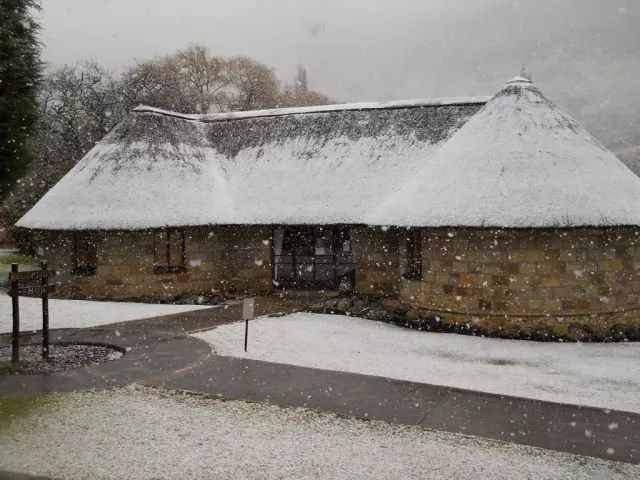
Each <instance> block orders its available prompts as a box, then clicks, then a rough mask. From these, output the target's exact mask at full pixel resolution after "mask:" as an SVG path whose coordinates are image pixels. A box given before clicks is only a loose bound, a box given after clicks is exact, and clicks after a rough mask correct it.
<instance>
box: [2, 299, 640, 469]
mask: <svg viewBox="0 0 640 480" xmlns="http://www.w3.org/2000/svg"><path fill="white" fill-rule="evenodd" d="M300 306H301V305H300V303H299V302H295V301H282V300H279V299H276V298H266V299H259V300H258V303H257V311H258V314H265V313H271V312H278V311H282V312H290V311H293V310H296V309H297V308H299V307H300ZM239 317H240V307H239V306H237V305H235V306H230V307H228V308H218V309H207V310H199V311H195V312H186V313H182V314H177V315H170V316H165V317H157V318H152V319H145V320H139V321H133V322H126V323H121V324H114V325H108V326H103V327H99V328H92V329H86V330H75V331H68V330H67V331H61V332H58V336H60V337H62V338H63V339H64V340H71V341H74V340H75V341H101V342H104V343H112V344H115V345H118V346H120V347H122V348H130V351H129V352H128V354H127V355H125V356H124V357H123V358H122V359H120V360H118V361H114V362H109V363H107V364H104V365H102V366H99V367H91V368H86V369H79V370H75V371H72V372H67V373H61V374H53V375H50V376H44V375H35V376H13V377H12V376H4V377H0V391H1V392H3V395H16V396H19V395H26V394H32V393H39V392H50V391H69V390H74V389H80V388H94V387H95V388H101V387H110V386H116V385H124V384H128V383H131V382H140V383H144V384H146V385H149V386H156V387H165V388H174V389H184V390H190V391H194V392H198V393H204V394H208V395H212V396H216V397H219V398H224V399H238V400H248V401H266V402H271V403H273V404H276V405H280V406H282V407H307V408H315V409H319V410H324V411H329V412H334V413H337V414H340V415H348V416H354V417H359V418H369V419H378V420H384V421H388V422H392V423H400V424H407V425H420V426H424V427H428V428H433V429H438V430H446V431H449V432H455V433H465V434H470V435H477V436H482V437H487V438H492V439H498V440H504V441H509V442H514V443H520V444H525V445H532V446H537V447H543V448H548V449H553V450H560V451H565V452H570V453H575V454H580V455H588V456H594V457H600V458H605V459H610V460H619V461H625V462H631V463H636V464H640V415H638V414H635V413H626V412H618V411H604V410H602V409H595V408H588V407H578V406H574V405H563V404H558V403H551V402H543V401H537V400H529V399H522V398H515V397H507V396H502V395H494V394H488V393H481V392H474V391H469V390H461V389H455V388H449V387H442V386H436V385H427V384H419V383H412V382H406V381H400V380H392V379H386V378H382V377H373V376H367V375H359V374H353V373H344V372H333V371H326V370H317V369H311V368H304V367H296V366H291V365H281V364H275V363H269V362H261V361H255V360H246V359H238V358H231V357H222V356H216V355H213V354H211V350H210V348H209V346H208V345H206V344H205V343H204V342H201V341H200V340H197V339H195V338H192V337H189V336H187V335H185V334H186V333H188V332H192V331H197V330H202V329H208V328H212V327H215V326H217V325H221V324H224V323H228V322H232V321H237V320H238V319H239ZM54 338H55V336H54ZM2 340H3V339H2V338H0V341H2ZM4 340H5V341H6V340H7V338H5V339H4Z"/></svg>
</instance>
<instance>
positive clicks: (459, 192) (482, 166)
mask: <svg viewBox="0 0 640 480" xmlns="http://www.w3.org/2000/svg"><path fill="white" fill-rule="evenodd" d="M366 223H370V224H378V225H385V224H386V225H397V226H497V227H571V226H607V225H640V178H638V177H637V176H636V175H635V174H633V173H632V172H631V171H630V170H629V169H628V168H627V167H626V166H625V165H624V164H623V163H622V162H621V161H620V160H618V158H617V157H616V156H615V155H614V154H613V153H611V152H610V151H608V150H607V149H606V148H605V147H603V146H602V145H601V144H600V143H599V142H598V141H597V140H595V139H594V138H593V137H592V136H591V135H590V134H589V133H588V132H587V131H586V130H584V128H582V127H581V126H580V125H579V124H578V123H577V122H576V121H575V120H573V119H572V118H571V117H569V116H568V115H566V114H565V113H563V112H562V111H560V110H559V109H558V108H557V107H556V106H555V105H554V104H553V103H552V102H551V101H549V100H548V99H547V98H546V97H545V96H544V95H543V94H542V93H541V92H540V90H539V89H538V88H537V87H536V86H535V85H534V84H533V83H532V82H531V81H530V80H529V79H527V78H523V77H516V78H514V79H513V80H511V81H509V82H507V84H506V85H505V86H504V88H503V89H502V90H500V92H499V93H498V94H496V95H495V96H494V97H493V98H492V99H491V100H490V101H489V102H488V103H487V104H486V105H485V106H484V107H483V108H482V109H481V110H480V111H479V112H478V113H477V114H475V115H474V116H473V117H472V118H471V119H470V120H469V121H468V122H467V123H465V125H464V126H463V127H462V128H460V129H459V130H458V131H457V132H456V133H455V134H454V135H453V136H452V137H451V138H450V139H449V140H448V141H447V142H446V143H445V144H444V145H443V146H442V148H440V149H439V150H438V152H437V153H436V154H435V155H432V156H430V157H429V159H428V160H427V161H426V162H424V164H423V165H422V167H421V169H420V172H419V173H418V174H416V175H414V176H413V177H412V178H411V179H410V180H409V181H408V182H406V184H405V185H404V186H403V187H402V188H401V189H400V191H398V192H396V193H395V194H393V195H391V196H390V197H388V198H386V199H385V200H384V201H382V205H381V206H380V207H379V208H376V209H373V211H372V214H370V215H369V216H368V217H367V219H366Z"/></svg>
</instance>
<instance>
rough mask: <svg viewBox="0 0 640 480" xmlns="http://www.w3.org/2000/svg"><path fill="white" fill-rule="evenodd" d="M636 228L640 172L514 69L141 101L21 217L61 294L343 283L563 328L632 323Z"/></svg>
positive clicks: (420, 303)
mask: <svg viewBox="0 0 640 480" xmlns="http://www.w3.org/2000/svg"><path fill="white" fill-rule="evenodd" d="M639 225H640V178H638V177H636V176H635V175H634V174H633V173H632V172H631V171H630V170H628V169H627V168H626V167H625V166H624V165H623V164H622V163H621V162H620V161H619V160H618V159H617V158H616V157H615V156H614V155H613V154H612V153H611V152H609V151H607V150H606V149H605V148H604V147H603V146H602V145H600V144H599V143H598V142H597V140H595V139H594V138H593V137H591V136H590V135H589V134H588V133H587V132H586V131H585V130H584V129H583V128H582V127H581V126H580V125H578V123H577V122H576V121H575V120H573V119H572V118H570V117H569V116H567V115H566V114H564V113H563V112H561V111H560V110H559V109H558V108H557V107H556V106H555V105H554V104H553V103H552V102H550V101H549V100H548V99H547V98H546V97H545V96H544V95H543V94H542V93H541V92H540V90H539V89H538V88H537V87H536V86H535V85H534V84H533V83H532V82H531V81H530V80H528V79H526V78H522V77H517V78H515V79H513V80H511V81H509V82H508V83H507V84H506V85H505V86H504V87H503V88H502V89H501V90H500V91H499V92H498V93H497V94H496V95H495V96H494V97H492V98H451V99H439V100H426V101H407V102H392V103H386V104H385V103H383V104H366V103H365V104H347V105H333V106H318V107H310V108H289V109H276V110H262V111H255V112H237V113H228V114H208V115H185V114H179V113H174V112H167V111H162V110H157V109H154V108H150V107H138V108H136V109H135V110H134V111H133V112H132V113H131V114H130V116H129V117H128V118H127V119H126V120H125V121H123V122H122V123H120V124H119V125H118V126H116V127H115V128H114V129H113V131H112V132H110V133H109V134H108V135H107V136H106V137H105V138H104V139H103V140H102V141H101V142H100V143H98V144H97V145H96V146H95V147H94V148H93V149H92V150H91V151H90V152H89V153H88V154H87V155H86V156H85V158H83V159H82V160H81V161H80V162H79V163H78V164H77V165H76V166H75V167H74V168H73V169H72V170H71V171H70V172H69V173H68V174H67V175H66V176H65V177H64V178H63V179H62V180H61V181H60V182H59V183H58V184H57V185H56V186H54V187H53V188H52V189H51V191H49V192H48V193H47V194H46V195H45V196H44V197H43V198H42V200H41V201H40V202H39V203H38V204H37V205H36V206H35V207H34V208H33V209H32V210H31V211H30V212H28V213H27V214H26V215H25V216H24V217H23V218H22V219H21V220H20V221H19V222H18V224H17V226H18V227H21V228H24V229H28V231H29V233H30V234H31V235H33V237H34V239H35V243H36V245H38V246H39V253H40V254H41V255H42V256H43V257H45V258H47V259H48V260H49V262H50V263H51V264H52V265H53V266H54V268H56V269H57V270H59V271H60V272H61V276H60V277H59V278H60V281H61V284H62V285H61V290H60V292H61V294H63V295H65V296H70V297H97V298H112V299H126V298H153V299H171V298H175V297H177V296H182V295H194V294H205V295H206V294H210V293H223V294H241V295H245V294H255V293H269V292H273V291H276V290H280V289H306V290H310V289H313V290H337V289H338V288H339V287H342V288H350V289H352V290H354V291H355V292H356V293H358V294H361V295H369V296H384V297H388V298H390V299H393V301H394V302H395V304H396V305H398V306H399V308H402V309H404V310H405V311H406V310H409V311H410V313H412V314H413V315H415V316H424V317H427V316H429V317H432V318H433V317H437V318H438V321H443V322H449V323H459V324H464V325H469V324H473V325H474V326H477V327H478V328H479V329H482V330H485V331H488V332H490V333H493V332H503V333H504V332H506V333H507V334H508V333H509V332H510V331H514V332H518V331H527V330H531V329H537V328H548V327H549V326H551V327H552V329H553V330H554V331H556V332H559V334H560V335H568V336H571V335H573V334H572V333H571V330H572V329H573V330H576V331H577V330H579V331H584V330H586V331H597V332H604V331H609V330H611V329H624V328H627V327H629V328H635V327H636V326H637V325H640V319H639V318H638V317H637V314H636V311H637V310H638V309H639V308H640V300H639V298H640V297H639V295H640V276H639V275H638V274H639V269H640V243H639V241H640V237H639V232H640V230H639V229H638V226H639ZM574 336H575V335H574Z"/></svg>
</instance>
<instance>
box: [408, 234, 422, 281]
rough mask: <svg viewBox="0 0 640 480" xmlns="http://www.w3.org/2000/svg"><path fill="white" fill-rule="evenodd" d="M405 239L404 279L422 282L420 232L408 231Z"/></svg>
mask: <svg viewBox="0 0 640 480" xmlns="http://www.w3.org/2000/svg"><path fill="white" fill-rule="evenodd" d="M405 238H406V241H405V270H404V278H406V279H409V280H422V231H421V230H408V231H407V232H406V237H405Z"/></svg>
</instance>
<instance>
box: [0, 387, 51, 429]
mask: <svg viewBox="0 0 640 480" xmlns="http://www.w3.org/2000/svg"><path fill="white" fill-rule="evenodd" d="M54 401H55V399H54V397H53V396H52V395H35V396H28V397H17V398H0V431H2V430H5V429H7V428H9V426H10V425H11V423H12V422H13V421H14V420H15V419H16V418H19V417H28V416H29V415H31V414H32V413H33V412H35V411H36V410H38V409H41V408H44V407H46V406H48V405H52V404H53V403H54Z"/></svg>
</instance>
